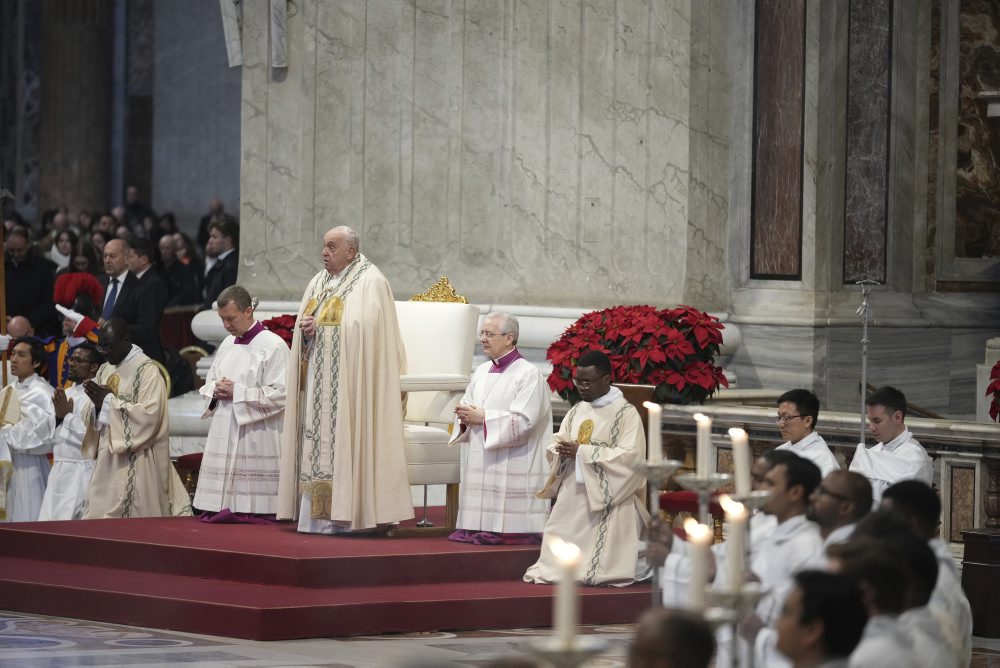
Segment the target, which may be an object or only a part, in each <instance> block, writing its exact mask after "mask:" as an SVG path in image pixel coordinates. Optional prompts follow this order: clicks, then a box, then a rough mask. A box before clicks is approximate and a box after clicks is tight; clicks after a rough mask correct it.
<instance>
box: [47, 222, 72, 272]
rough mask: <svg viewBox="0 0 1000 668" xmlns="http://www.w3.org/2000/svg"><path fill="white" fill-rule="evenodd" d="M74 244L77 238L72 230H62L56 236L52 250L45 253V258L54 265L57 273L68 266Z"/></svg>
mask: <svg viewBox="0 0 1000 668" xmlns="http://www.w3.org/2000/svg"><path fill="white" fill-rule="evenodd" d="M76 242H77V237H76V234H74V233H73V231H72V230H63V231H62V232H60V233H59V234H58V235H57V236H56V242H55V243H54V244H52V249H51V250H49V252H48V253H46V256H47V257H48V258H49V259H50V260H52V261H53V262H55V263H56V269H57V271H62V270H63V269H65V268H66V267H68V266H69V263H70V260H71V259H72V257H73V249H74V248H76Z"/></svg>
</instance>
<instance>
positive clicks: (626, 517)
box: [524, 350, 649, 586]
mask: <svg viewBox="0 0 1000 668" xmlns="http://www.w3.org/2000/svg"><path fill="white" fill-rule="evenodd" d="M574 381H575V382H576V387H577V389H579V391H580V398H581V399H582V401H580V402H579V403H577V404H576V405H574V406H573V407H572V408H571V409H570V410H569V413H567V414H566V417H565V418H564V419H563V422H562V426H561V427H560V428H559V433H557V434H556V435H555V436H554V437H553V441H552V443H551V444H550V445H549V447H548V449H547V451H546V452H547V456H548V459H549V462H550V463H551V465H552V473H551V474H550V475H549V479H548V481H547V482H546V484H545V487H544V489H542V491H541V492H539V496H540V497H542V498H546V499H550V498H555V499H556V502H555V506H554V507H553V508H552V512H551V514H550V515H549V520H548V522H547V523H546V524H545V533H544V535H543V538H542V552H541V555H540V556H539V558H538V561H537V562H535V564H534V565H532V566H531V567H530V568H528V570H527V572H526V573H525V574H524V581H525V582H535V583H554V582H557V581H558V580H559V579H560V577H561V571H562V567H561V566H560V565H559V564H558V563H557V561H556V557H555V554H554V553H553V550H552V545H553V543H554V541H558V540H560V539H561V540H563V541H566V542H570V543H575V544H576V545H577V547H579V548H580V570H579V571H578V578H579V579H580V580H581V581H582V582H583V584H585V585H615V586H624V585H628V584H631V583H633V582H635V581H637V580H644V579H646V578H648V577H649V564H648V562H647V561H646V559H645V557H641V558H640V555H639V551H640V549H639V548H640V543H639V537H640V535H641V534H642V531H643V529H644V528H645V526H646V521H647V519H648V513H647V512H646V506H645V500H644V496H645V491H646V479H645V478H644V477H643V476H642V475H640V474H639V473H637V472H636V470H635V467H636V466H637V465H638V464H639V462H641V461H642V460H643V459H645V457H646V437H645V435H644V434H643V429H642V420H641V419H640V417H639V412H638V411H637V410H636V409H635V407H634V406H633V405H632V404H630V403H629V402H628V401H626V400H625V397H624V396H622V391H621V390H619V389H618V388H617V387H612V386H611V360H609V359H608V356H607V355H605V354H604V353H602V352H600V351H596V350H592V351H589V352H586V353H584V354H583V355H581V356H580V358H579V359H578V360H577V366H576V372H575V375H574Z"/></svg>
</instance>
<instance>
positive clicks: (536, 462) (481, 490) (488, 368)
mask: <svg viewBox="0 0 1000 668" xmlns="http://www.w3.org/2000/svg"><path fill="white" fill-rule="evenodd" d="M518 334H519V327H518V322H517V319H516V318H515V317H514V316H512V315H510V314H508V313H490V314H489V315H488V316H486V318H485V319H484V320H483V328H482V331H481V332H479V341H480V343H482V344H483V352H484V353H486V355H488V356H489V358H490V361H489V362H486V363H485V364H482V365H480V366H479V368H478V369H476V371H475V373H474V374H473V376H472V382H471V383H470V384H469V387H468V389H467V390H466V392H465V396H464V397H462V400H461V402H460V403H459V405H458V406H457V407H456V408H455V425H454V429H453V430H452V439H451V442H452V443H457V444H460V445H461V447H462V485H461V492H460V494H461V496H460V497H459V502H458V522H457V524H456V527H457V530H456V531H455V532H454V533H452V534H451V536H449V539H450V540H453V541H457V542H461V543H475V544H477V545H484V544H485V545H497V544H506V545H511V544H525V543H537V542H541V535H540V534H541V533H542V530H543V529H544V528H545V519H546V517H547V516H548V506H549V504H548V502H547V501H546V500H544V499H540V498H538V497H536V496H535V492H537V491H538V490H539V489H541V488H542V486H543V485H544V484H545V477H546V473H547V468H548V467H547V463H546V459H545V448H546V447H547V446H548V444H549V443H551V442H552V406H551V404H550V402H549V394H550V392H549V388H548V385H547V384H546V382H545V378H544V377H543V376H542V374H541V372H539V371H538V368H537V367H536V366H535V365H534V364H532V363H531V362H529V361H528V360H526V359H524V358H523V357H522V356H521V353H520V352H518V350H517V337H518Z"/></svg>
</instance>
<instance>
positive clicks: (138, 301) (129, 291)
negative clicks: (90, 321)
mask: <svg viewBox="0 0 1000 668" xmlns="http://www.w3.org/2000/svg"><path fill="white" fill-rule="evenodd" d="M131 252H132V251H131V248H129V245H128V244H127V243H126V242H125V241H124V240H122V239H112V240H111V241H109V242H108V243H107V244H105V246H104V271H105V272H106V273H105V274H104V275H102V276H99V277H98V278H97V280H98V281H99V282H100V284H101V287H103V288H104V305H103V306H102V308H101V323H102V324H103V323H104V322H106V321H108V320H110V319H111V318H121V319H122V320H125V321H126V322H128V323H129V324H130V325H131V326H132V341H133V343H135V345H137V346H139V347H140V348H142V352H144V353H146V355H148V356H149V357H152V358H153V359H155V360H156V361H158V362H163V349H162V348H161V347H160V331H159V315H160V314H159V313H158V312H157V302H156V301H155V299H154V297H153V296H151V295H150V294H149V293H147V291H146V288H145V287H144V286H143V285H142V283H141V282H140V281H139V279H138V278H136V276H135V274H133V273H131V272H130V271H129V270H128V260H129V256H130V255H131ZM161 282H162V281H161ZM164 303H166V300H164Z"/></svg>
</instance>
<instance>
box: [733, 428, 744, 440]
mask: <svg viewBox="0 0 1000 668" xmlns="http://www.w3.org/2000/svg"><path fill="white" fill-rule="evenodd" d="M729 437H730V438H732V439H737V438H746V437H747V433H746V432H745V431H743V430H742V429H740V428H739V427H730V428H729Z"/></svg>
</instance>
